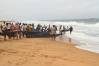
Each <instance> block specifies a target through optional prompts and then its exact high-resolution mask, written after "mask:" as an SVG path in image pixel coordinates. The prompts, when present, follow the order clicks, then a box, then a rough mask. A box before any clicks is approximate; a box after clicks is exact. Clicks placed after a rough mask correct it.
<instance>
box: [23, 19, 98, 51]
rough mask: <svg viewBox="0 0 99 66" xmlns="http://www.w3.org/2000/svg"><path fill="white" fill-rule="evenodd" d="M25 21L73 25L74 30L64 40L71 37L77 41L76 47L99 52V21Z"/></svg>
mask: <svg viewBox="0 0 99 66" xmlns="http://www.w3.org/2000/svg"><path fill="white" fill-rule="evenodd" d="M23 22H25V23H34V24H45V25H49V24H51V25H53V24H54V25H57V26H59V25H64V26H70V25H72V26H73V28H74V31H73V32H72V34H71V35H70V34H69V32H67V33H66V34H65V36H64V40H65V39H67V37H69V38H71V39H72V40H73V41H75V43H76V47H77V48H80V49H84V50H88V51H92V52H96V53H99V22H98V21H97V22H92V21H91V22H90V21H85V20H84V21H23Z"/></svg>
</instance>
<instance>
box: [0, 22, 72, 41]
mask: <svg viewBox="0 0 99 66" xmlns="http://www.w3.org/2000/svg"><path fill="white" fill-rule="evenodd" d="M57 30H59V32H60V35H62V34H63V32H66V31H70V34H71V32H72V31H73V27H72V26H70V27H68V26H67V27H65V26H62V25H60V26H59V29H58V27H57V26H56V25H43V26H42V25H41V24H38V25H37V26H36V27H35V25H34V24H25V23H6V22H4V24H3V25H0V35H3V36H4V40H6V38H7V36H8V38H9V39H11V38H13V39H21V38H22V37H25V36H26V32H47V33H49V35H50V37H51V38H52V39H54V40H55V38H56V31H57Z"/></svg>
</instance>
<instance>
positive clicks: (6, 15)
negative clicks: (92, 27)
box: [0, 0, 99, 20]
mask: <svg viewBox="0 0 99 66" xmlns="http://www.w3.org/2000/svg"><path fill="white" fill-rule="evenodd" d="M98 17H99V0H0V20H1V19H12V20H62V19H78V18H98Z"/></svg>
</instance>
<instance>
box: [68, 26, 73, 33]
mask: <svg viewBox="0 0 99 66" xmlns="http://www.w3.org/2000/svg"><path fill="white" fill-rule="evenodd" d="M69 30H70V34H71V33H72V31H73V27H72V26H70V28H69Z"/></svg>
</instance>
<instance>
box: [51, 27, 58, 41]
mask: <svg viewBox="0 0 99 66" xmlns="http://www.w3.org/2000/svg"><path fill="white" fill-rule="evenodd" d="M56 31H57V27H56V26H55V25H53V27H52V28H51V37H52V39H53V40H55V39H56Z"/></svg>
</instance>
